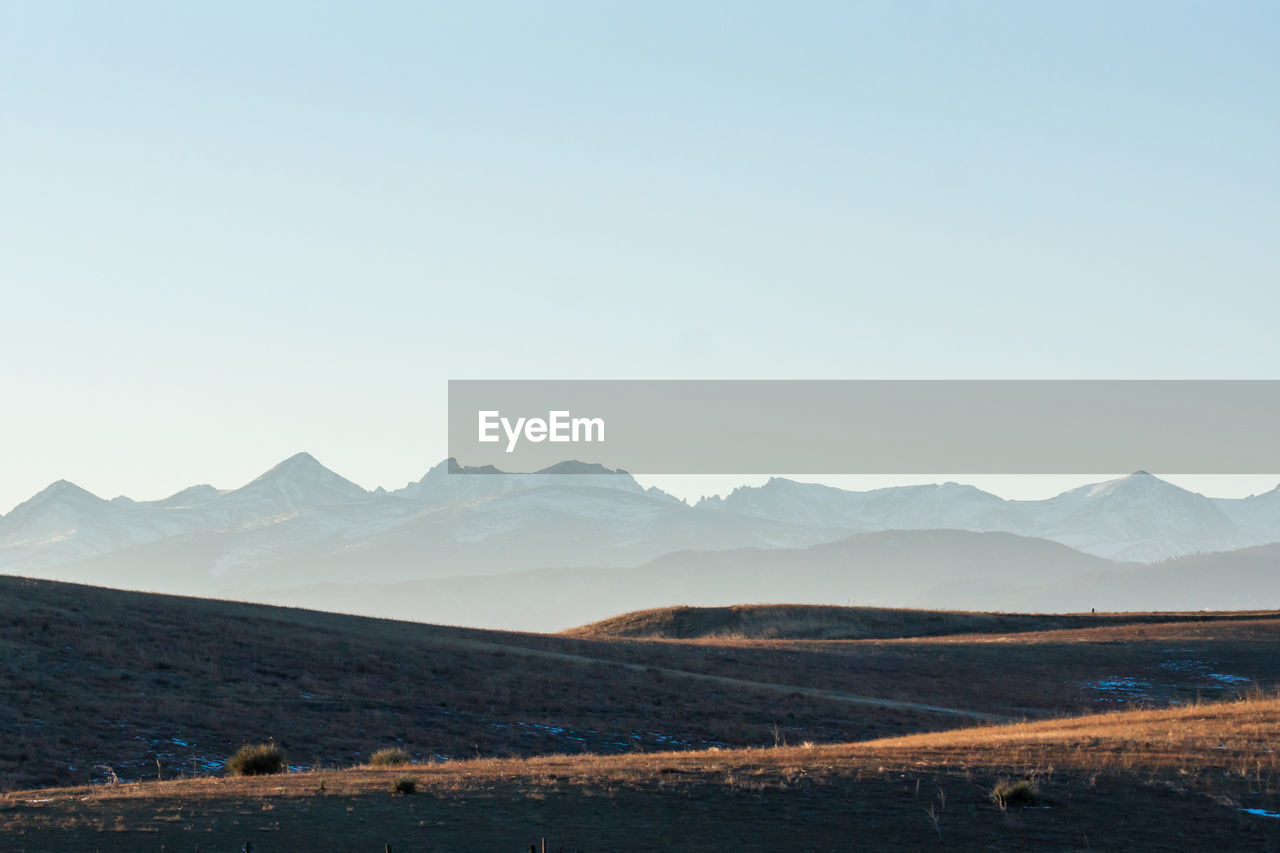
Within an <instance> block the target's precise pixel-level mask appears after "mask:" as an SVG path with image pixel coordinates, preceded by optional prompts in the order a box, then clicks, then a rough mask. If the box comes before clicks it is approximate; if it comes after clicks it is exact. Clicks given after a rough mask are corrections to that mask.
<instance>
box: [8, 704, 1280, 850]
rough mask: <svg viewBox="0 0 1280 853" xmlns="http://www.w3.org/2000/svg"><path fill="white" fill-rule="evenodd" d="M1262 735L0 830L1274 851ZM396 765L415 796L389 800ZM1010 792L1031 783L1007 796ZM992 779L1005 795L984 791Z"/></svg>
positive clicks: (470, 769) (348, 781) (171, 808)
mask: <svg viewBox="0 0 1280 853" xmlns="http://www.w3.org/2000/svg"><path fill="white" fill-rule="evenodd" d="M1278 740H1280V699H1277V698H1271V697H1267V698H1263V697H1258V698H1253V699H1248V700H1242V701H1235V702H1225V703H1215V704H1207V703H1206V704H1199V705H1195V706H1189V707H1183V708H1171V709H1161V710H1147V711H1129V712H1115V713H1110V714H1100V715H1089V716H1082V717H1074V718H1067V719H1055V720H1041V721H1036V722H1029V723H1020V724H1012V725H1004V726H981V727H975V728H967V729H960V730H954V731H948V732H939V733H934V734H925V735H913V736H909V737H900V738H892V739H884V740H878V741H870V742H865V743H855V744H837V745H811V744H805V745H802V746H799V747H785V748H776V749H742V750H704V751H698V752H688V751H686V752H668V753H648V754H634V755H622V756H599V755H578V756H563V755H560V756H540V757H536V758H528V759H477V760H470V761H459V762H449V763H445V764H433V765H420V766H415V767H414V769H413V772H412V777H405V771H404V768H386V769H377V768H370V767H359V768H353V769H350V770H342V771H329V772H325V773H318V772H308V773H292V774H289V775H287V776H276V777H259V778H206V779H192V780H183V781H174V782H156V783H139V784H121V785H100V786H91V787H78V788H70V789H53V790H37V791H21V792H12V793H10V794H7V795H5V796H4V797H2V798H0V832H3V833H5V837H6V838H7V839H9V841H10V842H11V845H10V846H11V847H12V848H13V849H15V850H33V851H34V850H43V849H99V850H111V851H114V850H121V851H122V850H130V849H138V846H137V845H138V844H139V843H140V839H141V840H146V839H150V841H148V844H149V847H156V844H155V843H154V842H155V841H163V842H164V843H165V844H166V845H168V844H169V843H172V844H173V845H174V846H175V847H178V848H179V849H182V848H181V845H183V844H188V843H190V841H192V840H194V841H197V842H198V843H200V844H201V846H202V849H203V848H204V847H205V846H208V847H209V849H214V846H215V845H214V843H215V842H218V843H220V844H223V846H226V845H228V844H231V843H234V844H237V845H238V844H240V843H241V842H242V841H243V840H245V839H250V838H251V839H254V845H255V848H256V849H262V850H268V849H294V847H295V846H296V845H303V846H305V845H307V844H316V843H319V844H322V845H324V844H328V845H330V846H332V845H335V844H336V845H339V846H341V847H343V849H346V848H347V847H350V846H358V847H364V848H374V845H375V843H376V844H378V845H381V844H383V843H393V844H394V845H396V846H403V847H404V848H406V849H417V846H415V845H418V846H422V845H429V846H432V847H434V846H442V847H446V848H449V849H479V848H485V849H495V848H499V847H501V848H510V849H525V848H527V846H528V844H529V843H531V842H532V841H535V840H537V839H538V838H539V837H548V836H549V837H551V838H552V839H553V847H554V846H556V842H555V841H554V839H557V838H559V839H561V841H560V843H563V844H564V845H565V848H564V849H566V850H578V849H600V848H610V849H634V848H636V847H638V846H639V847H648V846H652V845H655V844H657V845H665V847H667V848H672V849H697V850H716V849H724V848H725V845H745V846H746V847H751V846H752V845H759V844H766V845H775V846H776V845H782V846H783V847H784V848H786V847H789V848H792V849H794V848H796V847H802V848H805V849H831V848H832V847H836V848H840V847H841V845H845V846H850V845H852V846H854V847H858V846H877V845H881V844H883V842H884V839H885V838H893V839H894V840H895V843H894V845H893V846H894V848H895V849H931V847H932V846H935V845H936V844H937V843H938V842H939V841H942V842H944V843H945V845H946V846H947V847H948V848H949V849H975V850H976V849H983V850H987V849H997V850H999V849H1011V850H1012V849H1025V848H1027V847H1031V846H1038V847H1044V848H1047V849H1073V848H1079V849H1139V848H1141V849H1166V848H1168V849H1205V848H1206V847H1213V846H1217V847H1219V848H1221V849H1272V846H1273V845H1275V844H1276V843H1280V827H1278V826H1275V825H1274V824H1273V823H1270V822H1268V821H1269V819H1267V818H1265V817H1254V816H1251V815H1248V814H1245V813H1244V812H1243V811H1242V810H1241V807H1242V805H1244V804H1247V805H1249V806H1250V807H1253V808H1261V809H1263V810H1272V809H1276V808H1277V807H1278V806H1280V803H1278V801H1280V790H1278V789H1277V785H1276V782H1277V780H1278V779H1280V776H1278V775H1277V770H1280V767H1277V757H1276V753H1275V745H1276V743H1277V742H1278ZM404 778H411V779H412V782H413V787H414V790H415V792H416V793H415V796H412V797H408V798H403V796H402V795H403V793H405V790H404V786H398V782H399V780H401V779H404ZM398 788H399V790H398V793H399V794H400V795H401V796H400V797H399V798H397V796H395V795H393V792H395V791H397V789H398ZM1024 789H1025V790H1026V791H1028V792H1034V793H1033V795H1032V796H1030V797H1023V796H1017V795H1014V794H1013V793H1012V792H1014V791H1022V790H1024ZM1000 790H1004V791H1007V792H1011V793H1010V794H1009V795H1008V796H1005V797H1003V798H1002V799H1001V801H1000V802H996V801H995V800H993V792H996V791H1000ZM397 802H400V803H402V804H400V805H397ZM20 840H25V841H26V842H29V843H21V841H20ZM267 842H271V843H272V844H273V846H267ZM45 843H48V844H49V846H48V847H44V846H41V845H42V844H45ZM58 845H63V846H61V847H59V846H58ZM67 845H69V846H67ZM130 845H133V846H130ZM219 849H220V848H219Z"/></svg>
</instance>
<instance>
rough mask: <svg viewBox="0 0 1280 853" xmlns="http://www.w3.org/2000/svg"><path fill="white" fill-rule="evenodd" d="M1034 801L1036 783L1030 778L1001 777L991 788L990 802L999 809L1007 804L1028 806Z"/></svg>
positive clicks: (1003, 808) (1006, 806)
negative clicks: (1013, 778)
mask: <svg viewBox="0 0 1280 853" xmlns="http://www.w3.org/2000/svg"><path fill="white" fill-rule="evenodd" d="M1035 801H1036V785H1035V782H1032V781H1031V780H1030V779H1017V780H1010V779H1001V780H1000V781H999V782H996V784H995V787H993V788H992V789H991V802H993V803H995V804H996V805H997V806H999V807H1000V810H1001V811H1004V810H1005V809H1007V808H1009V806H1029V805H1032V804H1033V803H1035Z"/></svg>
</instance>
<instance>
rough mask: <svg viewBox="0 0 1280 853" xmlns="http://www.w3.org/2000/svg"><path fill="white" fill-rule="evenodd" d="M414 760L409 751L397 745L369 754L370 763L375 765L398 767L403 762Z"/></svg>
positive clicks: (407, 762)
mask: <svg viewBox="0 0 1280 853" xmlns="http://www.w3.org/2000/svg"><path fill="white" fill-rule="evenodd" d="M412 761H413V759H412V758H410V757H409V753H407V752H405V751H404V750H403V749H400V748H399V747H396V746H393V747H388V748H386V749H380V750H378V751H377V752H375V753H374V754H373V755H371V756H369V764H371V765H372V766H374V767H398V766H400V765H401V764H409V763H411V762H412Z"/></svg>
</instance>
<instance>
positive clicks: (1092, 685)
mask: <svg viewBox="0 0 1280 853" xmlns="http://www.w3.org/2000/svg"><path fill="white" fill-rule="evenodd" d="M751 609H752V610H754V611H756V612H755V613H753V614H752V616H751V619H752V620H754V623H753V624H754V625H755V626H756V627H755V628H752V627H750V626H744V624H743V622H742V621H741V619H739V620H738V624H737V625H736V627H735V628H734V630H733V631H731V632H727V633H725V632H718V631H713V632H711V634H710V635H709V636H698V637H696V638H691V639H663V638H648V637H645V638H633V637H618V636H612V635H610V634H609V632H607V631H602V630H600V629H599V628H595V629H592V630H587V631H578V632H573V635H572V636H566V635H538V634H517V633H504V632H496V631H476V630H468V629H461V628H446V627H440V626H430V625H422V624H416V623H406V622H395V621H389V620H377V619H365V618H357V617H348V616H341V615H336V614H325V613H315V612H310V611H303V610H292V609H287V608H277V607H264V606H258V605H248V604H239V603H232V602H217V601H204V600H198V599H185V598H178V597H170V596H158V595H147V594H141V593H126V592H119V591H113V590H105V589H99V588H94V587H83V586H75V585H70V584H58V583H51V582H44V581H30V580H24V579H18V578H0V679H2V680H3V685H4V690H3V692H0V725H3V729H2V730H0V791H4V792H7V793H5V794H4V797H3V800H0V849H4V850H6V851H7V850H113V851H123V850H162V849H163V850H194V849H196V847H197V846H198V847H199V849H201V850H205V851H212V850H240V849H242V847H243V845H244V843H245V842H246V841H252V843H253V845H254V849H255V850H258V851H268V850H299V849H315V850H322V849H323V850H329V849H333V850H384V849H385V845H387V844H390V845H392V847H393V849H396V850H424V849H440V850H456V849H462V850H470V849H474V850H495V849H497V850H501V849H509V850H527V849H528V847H529V844H530V843H533V842H535V841H537V842H539V843H540V840H541V839H542V838H546V839H548V842H549V849H552V850H557V849H564V850H602V849H611V850H624V849H628V850H629V849H635V850H646V849H655V848H656V849H691V850H723V849H760V850H777V849H813V850H826V849H831V850H848V849H871V848H886V847H887V848H891V849H932V848H933V847H936V846H937V845H939V844H943V845H945V846H946V847H947V848H949V849H1052V850H1061V849H1081V850H1089V849H1094V850H1097V849H1203V848H1205V847H1209V846H1212V845H1218V846H1222V847H1223V849H1280V848H1277V847H1276V843H1277V836H1276V834H1275V831H1276V828H1277V826H1280V820H1277V819H1275V818H1271V817H1267V816H1266V815H1264V814H1255V813H1251V812H1248V811H1244V810H1243V809H1261V810H1262V811H1263V812H1274V811H1277V810H1280V809H1278V805H1277V799H1276V790H1275V787H1274V785H1275V770H1276V754H1275V749H1276V744H1277V738H1276V734H1277V731H1276V730H1277V726H1278V725H1280V723H1278V721H1280V709H1278V705H1277V701H1276V700H1273V699H1264V698H1261V697H1263V696H1266V695H1271V694H1272V692H1273V691H1274V690H1275V688H1276V686H1277V685H1280V655H1277V654H1276V650H1277V648H1278V647H1280V617H1277V615H1276V614H1273V613H1241V614H1194V613H1193V614H1132V615H1119V614H1098V615H1096V616H1094V615H1092V614H1081V615H1076V616H1066V617H1060V616H1052V617H1042V616H1035V615H1019V614H949V613H941V614H937V613H927V612H921V611H903V612H895V611H878V612H876V613H873V614H870V616H871V617H872V618H870V621H868V620H869V617H868V614H867V613H866V612H858V613H834V614H830V613H829V614H825V615H822V617H821V619H822V620H826V621H827V622H828V623H830V622H831V621H842V622H843V623H844V624H846V626H847V625H850V624H854V623H860V624H863V625H864V626H865V625H867V624H871V623H874V624H875V625H876V626H877V627H875V632H876V633H875V635H874V636H863V637H861V638H855V639H815V638H814V635H813V633H812V630H811V629H812V626H813V625H814V624H815V620H814V618H813V616H814V614H812V613H807V612H804V611H806V610H808V608H796V607H785V608H783V607H779V608H776V612H772V613H771V612H769V610H768V608H751ZM705 616H706V618H704V616H700V615H698V614H686V615H685V616H684V617H680V618H686V617H689V618H693V619H694V620H697V619H703V620H704V621H706V622H709V623H714V622H716V621H721V622H722V621H723V618H722V617H718V616H716V615H715V614H707V615H705ZM648 618H649V617H644V618H641V617H635V616H628V617H622V621H624V622H625V621H627V620H631V622H632V623H637V624H638V623H640V622H644V621H646V619H648ZM735 618H737V617H735ZM649 621H651V620H649ZM819 621H821V620H819ZM761 625H764V626H766V627H767V630H763V631H757V630H756V628H758V627H759V626H761ZM788 625H790V626H791V627H790V628H788V627H787V626H788ZM797 626H800V628H803V630H799V629H797ZM804 626H808V627H804ZM895 626H896V627H895ZM747 628H750V630H748V629H747ZM926 629H927V630H926ZM704 633H705V632H704ZM756 634H759V636H756ZM925 634H928V635H927V636H926V635H925ZM1240 697H1252V698H1248V699H1247V701H1238V700H1239V699H1240ZM1134 709H1136V710H1134ZM1099 711H1111V712H1113V713H1109V714H1106V715H1104V716H1097V712H1099ZM1019 720H1022V721H1025V722H1016V721H1019ZM1006 721H1015V722H1014V723H1013V724H1011V725H995V723H1004V722H1006ZM975 723H976V724H978V725H977V727H974V725H975ZM268 739H273V740H274V742H275V743H276V744H278V745H279V746H280V747H282V748H283V750H284V751H285V753H286V755H287V757H288V760H289V765H290V771H291V772H289V773H287V774H284V775H279V776H270V777H261V778H255V779H231V778H222V776H221V773H222V763H223V761H224V760H225V759H226V758H227V757H228V756H229V755H230V754H231V753H232V752H233V751H234V750H235V749H236V748H237V747H239V746H240V745H241V744H242V743H244V742H262V741H266V740H268ZM385 747H396V748H399V749H403V750H404V752H405V753H406V754H407V755H408V756H409V758H410V760H411V761H412V764H411V765H410V766H408V767H405V768H390V769H384V768H372V767H367V766H363V767H362V765H363V764H364V763H365V762H367V761H368V760H369V758H370V756H371V755H372V753H373V752H374V751H375V750H378V749H381V748H385ZM353 768H355V769H353ZM406 774H408V775H410V776H412V778H413V779H414V780H415V781H416V784H417V791H416V793H413V794H410V795H392V793H391V785H392V782H393V781H394V780H395V779H397V778H399V777H400V776H404V775H406ZM113 779H119V780H120V782H119V783H118V784H110V782H111V781H112V780H113ZM157 779H159V780H161V781H156V780H157ZM1002 785H1003V786H1004V788H1003V789H1002V790H1004V791H1005V793H1004V794H1002V795H1001V796H999V797H995V798H993V796H992V792H993V790H995V789H997V787H999V786H1002ZM997 800H999V802H997ZM1268 845H1270V847H1269V846H1268Z"/></svg>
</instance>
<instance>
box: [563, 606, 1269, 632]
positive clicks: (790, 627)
mask: <svg viewBox="0 0 1280 853" xmlns="http://www.w3.org/2000/svg"><path fill="white" fill-rule="evenodd" d="M1273 616H1280V613H1276V612H1275V611H1254V612H1247V613H1240V612H1234V613H1227V614H1214V613H1101V614H1090V613H1083V614H1044V613H974V612H963V611H955V610H908V609H895V608H885V607H834V606H822V605H810V604H741V605H736V606H733V607H662V608H656V609H653V610H638V611H634V612H632V613H624V614H622V615H620V616H615V617H613V618H611V619H604V620H601V621H599V622H593V623H591V624H589V625H583V626H582V627H579V628H572V629H570V630H568V631H564V632H563V634H564V635H565V636H567V637H597V638H605V637H630V638H641V639H668V640H687V639H702V638H713V639H720V640H736V639H754V640H773V639H794V640H885V639H897V638H906V637H940V636H950V635H955V634H992V633H1002V634H1003V633H1015V632H1016V633H1021V632H1028V631H1051V630H1064V629H1072V628H1094V627H1099V626H1106V625H1134V624H1149V623H1157V622H1191V621H1196V622H1199V621H1211V620H1219V619H1242V618H1259V617H1273Z"/></svg>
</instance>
